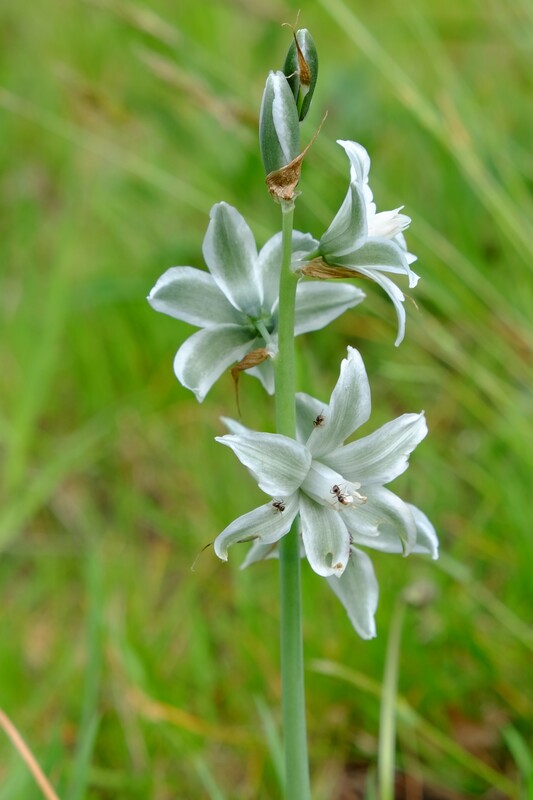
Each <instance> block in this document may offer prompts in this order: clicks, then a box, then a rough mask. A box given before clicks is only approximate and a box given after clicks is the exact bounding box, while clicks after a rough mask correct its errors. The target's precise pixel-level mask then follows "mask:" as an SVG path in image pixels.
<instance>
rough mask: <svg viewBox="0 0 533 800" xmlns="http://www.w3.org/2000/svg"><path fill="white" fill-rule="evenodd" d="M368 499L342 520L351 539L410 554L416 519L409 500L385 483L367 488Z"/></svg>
mask: <svg viewBox="0 0 533 800" xmlns="http://www.w3.org/2000/svg"><path fill="white" fill-rule="evenodd" d="M365 495H366V498H367V502H366V503H365V505H359V506H357V507H355V508H353V509H350V511H349V513H347V514H345V515H344V517H343V519H344V521H345V524H346V526H347V527H348V529H349V531H350V533H351V535H352V539H353V541H354V542H356V543H357V544H364V545H365V547H371V548H372V549H373V550H381V551H382V552H384V553H399V552H402V553H403V555H404V556H407V555H409V553H410V552H411V551H412V550H413V548H414V546H415V544H416V533H417V528H416V522H415V518H414V516H413V513H412V511H411V509H410V508H409V506H408V505H407V503H404V502H403V500H401V499H400V498H399V497H398V496H397V495H395V494H393V493H392V492H391V491H389V490H388V489H385V488H384V487H383V486H370V487H368V488H365Z"/></svg>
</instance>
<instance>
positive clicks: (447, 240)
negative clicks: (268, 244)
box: [0, 0, 533, 800]
mask: <svg viewBox="0 0 533 800" xmlns="http://www.w3.org/2000/svg"><path fill="white" fill-rule="evenodd" d="M297 8H298V4H297V3H296V2H290V3H289V2H284V0H279V2H277V3H275V4H272V3H270V2H264V1H263V0H254V2H251V3H247V4H244V3H240V2H236V1H235V2H229V3H228V2H222V1H221V0H211V1H210V2H206V3H193V2H191V1H190V0H184V2H181V3H175V4H167V3H164V2H162V0H159V2H152V3H150V4H148V3H147V4H142V3H137V4H136V3H133V2H129V0H125V2H122V0H116V1H115V0H91V2H82V3H68V2H61V0H44V2H42V3H40V4H38V8H37V7H35V8H34V7H33V6H30V5H28V6H26V5H24V4H21V3H15V2H13V0H5V2H4V3H3V4H2V11H1V12H0V13H1V16H2V20H1V21H2V25H1V26H0V85H1V88H0V130H1V132H2V135H1V139H0V204H1V208H0V248H1V260H0V263H1V267H0V281H1V289H0V326H1V334H0V370H1V392H0V451H1V463H2V484H1V490H0V492H1V493H0V501H1V502H0V548H1V550H2V561H1V562H0V598H1V602H2V611H3V613H2V617H1V620H0V707H1V708H3V709H4V711H5V712H6V713H7V714H8V715H9V717H10V718H11V719H12V720H13V721H14V722H15V724H16V725H17V727H18V728H19V730H20V731H21V733H22V734H23V735H24V737H25V739H26V740H27V742H28V744H29V745H30V747H31V748H32V750H33V752H34V754H35V756H36V758H37V760H38V762H39V763H40V764H41V766H42V768H43V770H44V771H45V773H46V774H47V775H48V776H49V778H50V780H51V782H52V783H53V785H54V786H55V788H56V790H57V792H58V794H59V796H60V798H61V800H81V798H87V800H92V799H93V798H94V799H96V798H98V800H107V798H128V800H129V799H130V798H131V799H132V800H136V799H137V800H146V798H156V799H157V800H166V799H167V798H168V800H170V798H172V799H174V798H182V797H183V798H213V799H214V800H219V798H227V799H228V800H229V799H230V798H231V800H251V799H252V798H254V800H256V798H257V799H258V800H275V798H277V797H279V791H280V790H279V778H278V773H279V770H278V763H279V757H278V747H279V742H278V738H277V727H278V726H279V703H280V684H279V673H278V617H279V606H278V599H277V593H278V589H277V574H276V568H275V565H273V564H272V563H267V564H262V565H259V566H257V567H255V568H254V569H252V570H248V571H246V572H244V573H241V572H240V571H239V569H238V562H239V554H238V553H235V554H234V555H233V558H232V560H231V561H230V563H229V565H225V564H222V563H220V562H218V561H217V560H216V559H215V557H214V555H213V553H212V550H211V549H207V550H205V552H201V550H202V548H203V547H204V546H205V545H206V544H208V543H209V542H212V540H213V539H214V537H215V536H216V534H217V533H218V532H219V531H220V530H221V529H222V528H223V527H224V526H225V525H226V524H227V523H228V522H229V521H230V520H232V519H233V518H234V517H235V516H236V515H238V514H241V513H244V512H245V511H247V510H249V509H250V508H252V507H253V504H254V503H256V502H257V501H258V500H259V497H260V493H259V492H258V490H257V489H256V487H255V486H254V485H253V484H252V481H251V480H248V479H247V478H246V477H244V476H243V472H242V468H240V466H239V465H238V464H237V463H236V459H232V457H231V454H229V453H228V452H227V451H226V450H225V449H224V448H220V447H218V446H217V445H216V443H215V442H214V436H215V435H217V434H219V433H220V432H221V430H222V428H221V425H220V423H219V422H218V417H219V416H220V415H222V414H227V415H232V414H235V413H236V411H235V402H234V395H233V389H232V385H231V379H230V377H229V376H227V377H225V378H223V379H222V380H221V381H220V382H219V384H218V385H217V386H216V387H215V389H214V390H213V392H212V393H211V394H210V395H209V397H208V399H207V400H206V402H205V403H204V404H203V405H201V406H198V405H197V403H196V401H195V400H194V398H193V396H192V395H191V394H190V393H189V392H187V391H186V390H184V389H183V388H182V387H180V386H179V384H178V383H177V382H176V380H175V379H174V377H173V374H172V357H173V355H174V352H175V350H176V349H177V347H178V345H179V344H180V343H181V342H182V341H183V340H184V338H185V337H186V336H187V335H188V333H189V331H190V328H189V327H188V326H186V325H184V324H181V323H178V322H176V321H173V320H171V319H168V318H165V317H163V316H161V315H156V314H154V312H153V311H152V310H151V309H150V308H149V307H148V305H147V303H146V302H145V300H144V297H145V295H146V294H147V293H148V291H149V289H150V288H151V286H152V285H153V283H154V281H155V279H156V278H157V277H158V276H159V275H160V274H161V273H162V272H163V271H164V269H166V268H167V267H168V266H171V265H179V264H191V265H193V266H201V264H202V258H201V242H202V238H203V234H204V232H205V228H206V226H207V221H208V213H209V209H210V207H211V205H212V204H213V203H215V202H217V201H219V200H222V199H223V200H226V201H227V202H230V203H232V204H234V205H236V206H237V207H238V208H239V209H240V210H241V211H242V212H243V213H244V214H245V215H246V216H247V218H248V219H249V221H250V223H251V225H252V227H253V229H254V231H255V233H256V235H257V238H258V240H259V241H260V242H263V241H264V240H265V239H266V238H268V236H270V235H271V234H272V233H274V232H275V231H276V230H278V229H279V212H278V209H277V208H276V207H275V206H274V204H273V203H272V202H271V201H270V199H269V198H268V196H267V193H266V190H265V186H264V181H263V173H262V167H261V163H260V158H259V152H258V146H257V133H256V128H257V116H258V108H259V103H260V97H261V92H262V87H263V83H264V79H265V76H266V72H267V70H268V69H270V68H277V67H278V66H279V65H280V63H282V59H283V57H284V53H285V48H286V46H287V44H288V31H287V30H286V29H282V28H280V26H279V23H281V22H283V21H290V22H292V21H293V20H294V19H295V17H296V12H297ZM301 24H302V25H305V26H306V27H309V28H310V29H311V30H312V31H313V33H314V35H315V39H316V42H317V45H318V48H319V54H320V58H321V74H320V78H319V84H318V87H317V91H316V94H315V98H316V99H315V100H314V103H313V110H312V113H311V117H310V119H309V121H308V122H306V127H305V128H304V135H303V138H304V141H307V139H309V138H311V136H312V133H313V131H314V129H315V127H317V126H318V124H319V121H320V119H321V118H322V115H323V113H324V111H325V110H326V109H327V110H328V111H329V116H328V119H327V121H326V124H325V125H324V128H323V130H322V132H321V134H320V136H319V139H318V140H317V142H316V143H315V144H314V145H313V148H312V150H311V151H310V153H309V155H308V157H307V159H306V162H305V164H304V169H303V177H302V182H301V189H302V190H303V193H302V196H301V198H300V200H299V202H298V208H297V217H296V226H297V227H298V228H299V229H301V230H311V231H312V232H313V233H315V234H318V235H319V234H320V233H321V232H322V231H323V230H324V227H325V226H326V225H327V224H328V223H329V221H330V220H331V216H332V214H333V213H334V212H335V211H336V210H337V208H338V205H339V203H340V200H341V199H342V197H343V196H344V192H345V188H346V179H347V169H346V158H345V156H344V154H343V153H342V152H341V150H340V148H338V147H337V146H336V145H335V144H334V140H335V139H336V138H350V139H355V140H358V141H361V142H362V143H363V144H364V145H365V146H366V147H367V148H368V149H369V151H370V153H371V156H372V158H373V168H372V177H373V180H372V186H373V188H374V192H375V195H376V199H377V201H378V207H379V208H392V207H395V206H396V205H399V204H400V203H405V206H406V212H407V213H408V214H409V215H410V216H412V218H413V224H412V229H411V230H410V232H409V233H410V235H409V243H410V246H411V249H412V250H413V251H414V252H416V253H417V255H418V256H419V262H418V264H417V271H418V272H419V273H420V274H421V276H422V278H423V280H422V281H421V282H420V284H419V287H417V289H416V292H415V293H414V294H415V296H416V303H417V305H418V310H417V309H416V308H415V307H414V306H413V305H412V304H409V303H408V307H407V313H408V325H407V339H406V341H405V342H404V343H403V344H402V346H401V347H400V348H399V349H398V350H396V349H395V348H394V347H393V340H394V336H395V329H394V325H395V320H394V313H393V310H392V307H391V306H390V303H388V301H387V299H386V298H385V297H384V296H383V295H382V294H381V293H380V292H379V290H377V289H374V287H372V286H367V285H365V287H364V288H365V290H366V291H367V294H368V299H367V301H366V302H365V304H364V305H363V306H361V307H359V308H358V309H357V310H356V311H354V312H351V313H347V314H346V315H344V316H343V317H342V318H341V319H339V320H338V321H337V322H336V323H335V324H334V325H333V326H331V328H330V329H328V331H327V332H319V333H315V334H310V335H308V336H305V337H301V339H300V340H299V345H300V347H299V359H300V376H301V378H300V380H301V388H302V389H304V390H306V391H310V392H312V393H314V394H315V395H316V396H322V397H324V398H327V397H328V396H329V392H330V391H331V388H332V386H333V385H334V382H335V380H336V375H337V372H338V364H339V361H340V358H341V356H342V353H343V350H344V348H345V347H346V345H347V344H351V345H355V346H356V347H358V348H360V349H361V351H362V353H363V356H364V358H365V361H366V363H367V367H368V372H369V376H370V381H371V387H372V391H373V399H374V409H373V417H372V421H371V426H369V427H368V430H370V429H371V427H372V428H373V427H377V426H378V425H379V424H381V423H382V422H384V421H386V420H387V419H390V418H391V417H392V416H395V415H398V414H399V413H403V412H404V411H418V410H420V409H421V408H425V410H426V413H427V418H428V423H429V427H430V433H431V435H430V436H429V437H428V439H427V440H426V441H425V442H424V443H423V445H422V446H421V447H420V448H419V449H418V450H417V452H416V454H415V456H414V457H413V459H412V465H411V468H410V470H409V471H408V473H406V475H404V476H402V477H401V478H400V479H399V480H398V481H397V482H396V484H395V486H394V488H395V489H396V490H397V491H398V493H399V494H400V495H401V496H404V497H409V499H410V500H412V501H413V502H415V503H416V504H418V505H420V506H421V507H422V508H423V509H424V510H425V511H426V512H427V513H428V515H429V516H430V517H431V519H432V521H433V522H434V523H435V525H436V527H437V528H438V531H439V534H440V537H441V543H442V545H441V546H442V551H443V555H444V556H445V557H444V558H443V559H442V562H439V563H437V564H434V563H428V562H427V561H425V560H424V559H422V558H416V557H412V558H410V559H408V560H406V561H402V560H400V559H397V558H391V557H387V556H384V555H383V556H380V555H379V554H376V556H375V557H373V560H374V563H375V566H376V570H377V572H378V576H379V580H380V586H381V598H380V606H379V610H378V616H377V622H378V638H377V639H376V640H375V641H372V642H370V643H365V642H362V641H360V640H358V639H357V637H356V636H355V634H354V633H353V631H352V630H351V628H350V625H349V623H348V621H347V619H346V618H345V616H344V613H343V611H342V609H341V608H340V606H339V605H338V603H337V601H336V599H335V597H334V596H333V595H332V594H331V592H329V591H328V589H327V587H326V586H325V585H324V583H323V582H322V581H320V580H319V579H318V578H317V577H316V576H314V575H313V574H310V573H309V571H308V570H307V569H304V576H303V578H304V606H305V620H304V631H305V646H306V659H307V663H308V665H309V669H308V672H307V688H308V703H309V710H308V721H309V736H310V750H311V759H312V771H313V779H314V785H315V797H316V800H338V799H339V798H340V797H341V787H342V786H343V785H346V781H349V780H350V775H351V776H354V775H355V773H356V772H357V771H358V769H359V768H361V769H364V770H375V761H376V755H377V733H378V721H379V697H378V688H379V683H380V680H381V676H382V674H383V669H384V658H385V649H386V642H387V632H388V625H389V621H390V619H391V616H392V613H393V609H394V606H395V603H396V602H397V597H398V595H399V593H400V592H401V591H402V590H403V588H404V587H406V586H409V585H410V584H412V583H414V582H416V581H418V580H424V581H428V582H429V583H430V585H431V587H432V592H433V600H432V602H431V603H429V604H428V605H426V606H425V607H423V608H420V609H414V608H412V609H409V610H408V612H407V616H406V620H405V624H404V630H403V638H402V645H401V652H400V665H399V669H400V675H399V687H400V694H401V698H400V700H399V706H398V753H397V758H398V762H399V764H400V767H401V769H402V770H403V771H404V772H406V773H408V774H409V775H411V776H419V777H420V776H422V778H423V779H424V781H425V783H426V785H427V786H433V787H441V788H442V789H445V790H447V791H448V792H451V793H453V792H455V795H453V796H458V797H469V798H470V797H471V798H476V797H485V796H486V797H488V796H489V795H488V792H489V790H490V789H491V788H493V787H496V786H497V784H498V781H499V782H500V791H501V792H503V796H511V797H517V798H519V797H520V798H526V797H527V796H528V795H527V792H528V789H529V791H531V750H532V742H533V725H532V718H533V702H532V700H531V688H532V680H531V650H532V649H533V638H532V633H531V628H529V627H528V623H529V620H530V617H531V602H532V591H531V579H530V569H531V567H530V565H531V563H533V536H532V535H531V511H530V508H531V481H532V472H533V435H532V419H533V401H532V395H531V386H532V378H533V374H532V373H533V369H532V364H533V357H532V352H533V325H532V323H531V309H532V308H533V280H532V269H531V265H532V263H533V237H532V236H531V216H532V209H533V198H532V192H531V186H532V182H533V158H532V156H531V148H530V143H531V136H532V127H533V125H532V123H533V118H532V117H533V114H532V111H531V103H530V97H531V90H532V80H531V69H530V47H529V45H530V41H531V32H532V31H531V29H532V27H533V14H532V12H531V7H530V5H529V4H528V3H527V2H526V1H525V0H523V1H522V2H516V3H510V2H507V1H504V2H501V3H496V2H489V3H486V4H480V3H478V2H475V0H467V2H465V3H459V2H452V3H444V2H440V3H439V2H435V3H432V4H424V3H422V0H409V2H407V3H404V4H394V3H392V2H391V0H384V2H383V3H380V4H376V6H375V7H373V8H370V7H369V4H365V3H360V2H357V3H355V2H348V0H344V1H343V0H323V2H322V0H320V2H317V3H314V4H310V8H308V9H303V10H302V18H301ZM240 392H241V407H242V411H243V417H244V421H245V422H246V423H247V424H249V425H250V426H252V427H257V428H261V429H272V419H273V410H272V405H271V402H270V401H269V400H268V399H267V398H265V397H264V396H263V394H262V393H261V391H260V387H259V386H258V385H256V382H254V381H252V380H250V379H248V378H246V377H244V378H243V379H242V381H241V386H240ZM192 565H194V569H193V570H192V569H191V567H192ZM494 775H496V776H497V777H496V778H495V777H494ZM491 776H492V777H491ZM41 796H42V795H41V794H40V792H39V790H38V789H37V788H36V787H35V786H34V784H33V781H32V779H31V777H30V776H29V775H28V773H27V770H26V767H25V766H24V764H23V763H22V761H21V759H20V758H19V756H18V754H17V753H16V752H15V751H14V750H13V748H12V746H11V745H10V744H9V742H8V740H7V738H5V737H4V736H1V737H0V800H19V798H22V799H23V800H33V798H39V797H41ZM368 796H369V797H370V796H371V794H370V789H369V794H368ZM447 796H451V795H447ZM500 796H501V795H500Z"/></svg>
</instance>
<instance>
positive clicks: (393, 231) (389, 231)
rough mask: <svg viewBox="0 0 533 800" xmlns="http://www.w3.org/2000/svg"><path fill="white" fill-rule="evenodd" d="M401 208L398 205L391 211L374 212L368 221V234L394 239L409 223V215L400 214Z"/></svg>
mask: <svg viewBox="0 0 533 800" xmlns="http://www.w3.org/2000/svg"><path fill="white" fill-rule="evenodd" d="M402 208H403V206H400V207H399V208H394V209H393V210H392V211H380V212H379V214H374V216H373V217H372V219H371V220H369V222H368V235H369V236H377V237H380V238H381V237H385V238H386V239H394V240H396V236H398V235H399V234H400V233H401V232H402V231H404V230H405V229H406V228H408V227H409V225H410V224H411V217H408V216H407V214H400V211H401V210H402Z"/></svg>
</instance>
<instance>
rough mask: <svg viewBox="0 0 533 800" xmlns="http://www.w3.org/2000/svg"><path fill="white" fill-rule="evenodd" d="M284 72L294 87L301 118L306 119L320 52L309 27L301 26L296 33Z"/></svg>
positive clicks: (316, 76) (292, 87) (293, 91)
mask: <svg viewBox="0 0 533 800" xmlns="http://www.w3.org/2000/svg"><path fill="white" fill-rule="evenodd" d="M283 72H284V73H285V75H286V76H287V80H288V82H289V86H290V87H291V89H292V93H293V95H294V99H295V100H296V105H297V106H298V115H299V118H300V120H302V119H304V118H305V116H306V114H307V112H308V111H309V106H310V105H311V98H312V97H313V92H314V91H315V85H316V79H317V78H318V54H317V52H316V46H315V42H314V39H313V37H312V36H311V34H310V33H309V31H308V30H307V28H300V30H298V31H296V33H295V34H294V41H293V42H292V44H291V46H290V47H289V51H288V53H287V58H286V59H285V65H284V67H283Z"/></svg>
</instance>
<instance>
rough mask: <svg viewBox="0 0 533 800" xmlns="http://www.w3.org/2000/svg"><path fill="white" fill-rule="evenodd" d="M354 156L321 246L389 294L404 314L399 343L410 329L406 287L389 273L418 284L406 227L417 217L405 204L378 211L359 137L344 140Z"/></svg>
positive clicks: (329, 259) (328, 256)
mask: <svg viewBox="0 0 533 800" xmlns="http://www.w3.org/2000/svg"><path fill="white" fill-rule="evenodd" d="M338 144H340V145H341V147H343V148H344V150H345V151H346V155H347V156H348V158H349V159H350V187H349V189H348V193H347V195H346V197H345V199H344V202H343V204H342V206H341V208H340V209H339V212H338V213H337V216H336V217H335V219H334V220H333V222H332V223H331V225H330V226H329V228H328V229H327V231H326V232H325V234H324V235H323V236H322V238H321V240H320V244H319V248H318V252H319V254H320V255H321V256H322V258H323V260H324V261H325V262H326V263H327V264H330V265H334V266H340V267H347V268H348V269H353V270H354V271H355V272H356V273H359V274H360V275H364V276H365V277H367V278H370V279H371V280H373V281H375V282H376V283H378V284H379V285H380V286H381V287H382V288H383V289H384V290H385V291H386V292H387V294H388V295H389V297H390V298H391V300H392V302H393V303H394V307H395V308H396V313H397V315H398V336H397V338H396V342H395V343H396V345H399V344H400V342H401V341H402V339H403V337H404V332H405V310H404V307H403V302H404V300H405V297H404V294H403V292H402V291H401V290H400V289H399V288H398V287H397V286H396V284H395V283H393V281H392V280H391V279H390V278H388V277H386V275H384V273H385V272H389V273H393V274H404V275H406V276H407V278H408V279H409V287H410V288H412V287H414V286H416V284H417V282H418V275H416V274H415V273H414V272H413V271H412V270H411V268H410V264H412V263H413V261H416V256H413V255H412V254H411V253H409V252H408V251H407V246H406V243H405V238H404V235H403V231H404V230H405V229H406V228H407V227H408V225H409V223H410V222H411V220H410V218H409V217H407V216H406V215H405V214H401V213H400V211H401V208H397V209H395V210H394V211H382V212H380V213H377V212H376V204H375V203H374V198H373V195H372V191H371V189H370V186H369V185H368V173H369V171H370V158H369V155H368V153H367V151H366V150H365V148H364V147H363V146H362V145H360V144H357V142H350V141H343V140H340V139H339V140H338Z"/></svg>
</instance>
